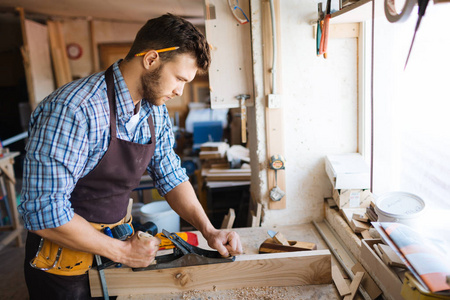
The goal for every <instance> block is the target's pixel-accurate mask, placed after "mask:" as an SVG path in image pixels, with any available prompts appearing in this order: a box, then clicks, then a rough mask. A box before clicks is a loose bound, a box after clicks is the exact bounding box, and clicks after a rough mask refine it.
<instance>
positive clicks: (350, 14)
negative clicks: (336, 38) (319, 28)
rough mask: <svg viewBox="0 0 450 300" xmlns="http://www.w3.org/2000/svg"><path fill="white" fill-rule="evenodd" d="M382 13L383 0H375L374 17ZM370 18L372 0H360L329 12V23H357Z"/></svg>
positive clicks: (382, 14)
mask: <svg viewBox="0 0 450 300" xmlns="http://www.w3.org/2000/svg"><path fill="white" fill-rule="evenodd" d="M381 16H383V17H384V16H385V15H384V0H376V1H375V17H376V18H379V17H381ZM371 19H372V0H360V1H358V2H355V3H353V4H350V5H348V6H346V7H344V8H343V9H341V10H339V11H337V12H335V13H332V14H331V24H340V23H359V22H364V21H368V20H371Z"/></svg>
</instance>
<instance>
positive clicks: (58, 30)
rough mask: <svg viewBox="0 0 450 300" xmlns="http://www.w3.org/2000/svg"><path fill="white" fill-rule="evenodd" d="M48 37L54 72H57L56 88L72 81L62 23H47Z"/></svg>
mask: <svg viewBox="0 0 450 300" xmlns="http://www.w3.org/2000/svg"><path fill="white" fill-rule="evenodd" d="M47 27H48V35H49V39H50V47H51V53H52V61H53V70H54V72H55V77H56V78H55V79H56V87H60V86H62V85H64V84H66V83H68V82H70V81H72V74H71V72H70V65H69V58H68V57H67V52H66V43H65V41H64V35H63V32H62V25H61V22H60V21H50V20H49V21H47Z"/></svg>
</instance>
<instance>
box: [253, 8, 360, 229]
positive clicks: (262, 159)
mask: <svg viewBox="0 0 450 300" xmlns="http://www.w3.org/2000/svg"><path fill="white" fill-rule="evenodd" d="M251 1H252V2H251V3H252V13H253V14H260V11H261V10H260V8H259V6H260V3H259V2H260V1H259V0H251ZM280 2H281V36H280V37H279V38H281V49H280V50H279V51H281V57H282V63H281V70H280V71H281V78H282V82H281V86H282V88H281V90H282V95H283V105H284V129H285V151H286V153H285V156H286V170H285V172H286V195H287V196H286V197H287V198H286V201H287V204H286V206H287V207H286V209H283V210H268V209H267V203H268V201H270V200H269V195H268V190H267V189H265V190H264V187H265V186H267V179H266V178H267V175H266V171H265V169H264V168H260V173H259V176H258V178H259V180H258V181H257V182H256V184H255V186H253V187H252V188H253V189H255V188H257V189H260V191H261V195H260V197H261V199H262V203H263V204H264V205H265V206H266V207H265V212H264V219H263V224H262V225H263V226H274V225H291V224H298V223H307V222H311V221H312V220H320V219H322V217H323V209H322V208H323V199H324V197H329V196H331V184H330V182H329V179H328V178H327V176H326V174H325V168H324V157H325V155H327V154H332V153H343V152H355V151H357V133H358V132H357V121H358V119H357V115H358V114H357V108H358V103H357V92H358V89H357V39H356V38H351V39H330V40H329V43H328V57H327V59H324V58H323V57H317V56H316V53H315V39H314V37H313V26H312V25H310V23H311V21H313V20H316V19H317V2H316V1H309V0H283V1H280ZM262 22H269V21H268V20H263V21H262ZM253 39H254V43H255V40H256V41H258V38H256V37H253ZM253 47H254V48H258V47H259V48H260V47H261V45H253ZM280 71H279V72H280ZM255 74H256V72H255ZM255 82H256V84H255V88H256V89H258V88H259V87H258V86H262V85H263V78H262V76H261V77H259V78H258V77H256V78H255ZM256 98H257V99H256V101H255V114H254V115H253V114H250V116H252V117H254V118H255V120H256V129H255V132H256V134H257V135H259V136H260V135H262V134H264V132H265V116H264V114H265V104H266V101H265V99H264V95H262V93H259V94H257V97H256ZM264 140H265V139H264ZM250 146H251V150H253V151H255V152H256V153H258V159H259V165H260V166H267V157H269V156H270V155H273V154H276V153H264V152H265V146H262V147H261V145H259V146H258V145H256V144H253V145H250ZM253 151H251V152H253ZM252 159H253V157H252ZM253 170H254V169H253ZM254 182H255V181H252V184H253V183H254Z"/></svg>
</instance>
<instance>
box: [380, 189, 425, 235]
mask: <svg viewBox="0 0 450 300" xmlns="http://www.w3.org/2000/svg"><path fill="white" fill-rule="evenodd" d="M376 202H377V204H376V206H375V212H376V213H377V215H378V222H396V223H402V224H405V225H409V226H411V227H415V226H416V225H417V222H418V219H419V217H420V216H421V215H422V213H423V212H424V210H425V201H423V199H422V198H420V197H419V196H416V195H414V194H410V193H405V192H391V193H386V194H383V195H381V196H379V197H378V198H377V201H376Z"/></svg>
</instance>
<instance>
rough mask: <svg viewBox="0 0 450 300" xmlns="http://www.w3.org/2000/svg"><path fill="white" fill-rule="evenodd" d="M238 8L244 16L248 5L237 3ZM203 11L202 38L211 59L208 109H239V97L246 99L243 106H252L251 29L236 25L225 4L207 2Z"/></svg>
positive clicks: (247, 26) (247, 25) (248, 26)
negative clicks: (204, 40) (209, 51)
mask: <svg viewBox="0 0 450 300" xmlns="http://www.w3.org/2000/svg"><path fill="white" fill-rule="evenodd" d="M239 5H240V7H241V8H242V9H243V10H244V11H245V12H247V13H248V11H249V1H241V2H240V3H239ZM205 8H206V12H207V14H206V18H205V31H206V38H207V39H208V42H209V44H210V45H211V57H212V60H211V67H210V71H209V83H210V91H211V97H210V98H211V108H213V109H216V108H233V107H235V108H237V107H239V106H240V102H239V100H238V99H237V98H236V96H237V95H239V94H248V95H250V99H249V100H247V101H245V102H246V105H248V106H253V103H254V100H253V76H252V71H253V69H252V57H251V42H252V37H251V34H250V30H251V25H250V23H247V24H239V22H238V21H236V19H235V18H234V17H233V14H232V13H231V12H230V7H229V6H228V3H227V1H222V0H207V1H205ZM248 16H249V15H248ZM249 17H250V16H249ZM229 74H233V76H229ZM225 77H226V78H227V80H226V84H225V83H224V81H223V78H225Z"/></svg>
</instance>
